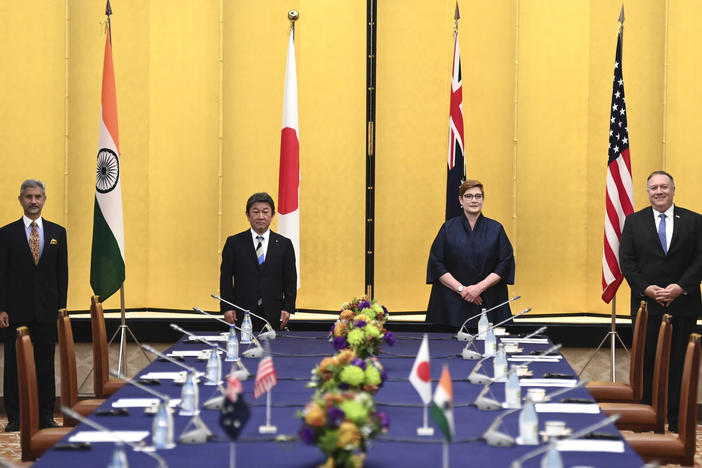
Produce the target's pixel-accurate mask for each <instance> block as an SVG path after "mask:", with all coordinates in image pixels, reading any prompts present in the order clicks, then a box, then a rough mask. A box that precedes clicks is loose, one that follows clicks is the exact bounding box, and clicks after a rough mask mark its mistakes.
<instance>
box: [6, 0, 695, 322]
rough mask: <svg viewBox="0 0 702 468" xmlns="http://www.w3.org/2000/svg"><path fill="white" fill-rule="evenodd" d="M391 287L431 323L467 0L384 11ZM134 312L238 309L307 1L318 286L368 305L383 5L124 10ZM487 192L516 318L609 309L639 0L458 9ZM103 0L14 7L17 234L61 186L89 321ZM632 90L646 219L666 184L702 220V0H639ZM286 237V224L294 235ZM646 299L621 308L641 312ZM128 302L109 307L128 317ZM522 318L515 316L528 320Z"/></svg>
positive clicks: (382, 284) (273, 0) (306, 87)
mask: <svg viewBox="0 0 702 468" xmlns="http://www.w3.org/2000/svg"><path fill="white" fill-rule="evenodd" d="M378 3H379V5H378V19H377V25H378V35H377V39H378V43H377V44H378V45H377V49H378V50H377V52H378V53H377V119H376V120H377V122H376V171H377V172H376V217H375V221H376V237H375V242H376V250H375V295H376V297H378V298H379V299H380V300H381V301H382V302H383V303H384V304H385V305H387V307H388V308H389V309H390V310H391V311H421V310H425V308H426V304H427V299H428V295H429V286H427V285H425V284H424V281H425V274H426V260H427V255H428V251H429V247H430V245H431V242H432V240H433V238H434V236H435V234H436V232H437V230H438V229H439V226H440V225H441V223H442V221H443V216H444V213H443V210H444V190H445V187H444V184H445V171H446V169H445V164H446V163H445V161H446V153H447V145H448V109H449V90H450V73H451V58H452V52H453V50H452V49H453V13H454V5H455V2H454V1H453V0H441V1H428V0H384V1H380V2H378ZM111 4H112V8H113V11H114V14H113V16H112V26H113V47H114V62H115V72H116V83H117V106H118V114H119V127H120V148H121V151H122V168H121V169H122V171H121V175H122V184H123V185H122V187H123V200H124V219H125V245H126V268H127V271H126V275H127V280H126V283H125V291H126V299H127V303H126V306H127V307H129V308H142V307H149V308H169V309H189V308H190V307H192V306H193V305H199V306H202V307H204V308H206V309H213V308H215V307H217V304H216V303H215V302H214V300H212V299H210V298H209V294H210V293H212V292H215V291H216V290H217V288H218V279H219V261H220V254H221V248H222V246H223V244H224V240H225V239H226V237H227V236H228V235H231V234H233V233H236V232H239V231H241V230H243V229H246V228H247V226H248V225H247V222H246V218H245V216H244V204H245V201H246V198H247V197H248V196H249V195H250V194H251V193H253V192H255V191H261V190H265V191H268V192H269V193H271V195H272V196H273V198H274V199H277V187H278V160H279V147H280V126H281V118H282V105H283V82H284V74H285V54H286V47H287V34H288V31H289V21H288V20H287V11H288V10H290V9H297V10H299V11H300V14H301V17H300V20H299V21H298V22H297V26H296V54H297V70H298V83H299V91H298V94H299V109H300V112H299V113H300V117H299V122H300V159H301V175H302V180H301V191H300V200H301V252H302V255H301V268H302V272H301V289H300V291H299V296H298V307H299V308H304V309H323V310H334V309H337V308H339V307H340V305H341V303H342V302H343V301H345V300H347V299H348V298H350V297H351V296H353V295H357V294H360V293H361V292H363V285H364V254H365V240H364V239H365V233H364V226H365V200H364V196H365V121H366V114H365V87H366V82H365V76H366V72H365V60H366V2H361V1H358V0H337V1H334V2H329V1H327V0H287V1H281V0H269V1H266V2H260V1H256V0H237V1H234V0H199V1H197V2H195V1H192V0H150V1H144V0H114V1H112V2H111ZM459 5H460V9H461V14H462V18H461V20H460V22H459V29H460V49H461V60H462V77H463V114H464V120H465V136H466V148H467V158H466V159H467V166H468V175H469V177H474V178H478V179H480V180H482V181H483V182H484V183H485V187H486V202H485V214H486V215H487V216H489V217H492V218H495V219H497V220H498V221H500V222H501V223H502V224H503V225H504V226H505V229H506V230H507V233H508V235H509V236H510V239H511V240H512V243H513V245H514V248H515V253H516V261H517V275H516V284H515V285H514V286H513V287H512V288H511V293H512V294H520V295H522V297H523V299H522V300H521V301H520V302H521V305H520V306H518V307H522V306H523V307H526V306H531V307H532V308H533V310H534V313H540V314H573V313H583V312H589V313H605V314H606V313H608V312H609V311H610V307H609V306H608V305H606V304H604V303H603V302H602V301H601V299H600V288H601V286H600V281H601V280H600V277H601V261H602V260H601V259H602V239H603V224H604V205H605V201H604V195H605V194H604V191H605V174H606V158H607V141H608V135H607V133H608V119H609V106H610V99H611V90H612V82H611V80H612V71H613V66H614V52H615V45H616V44H615V40H616V30H617V18H618V16H619V9H620V6H621V2H619V1H614V0H590V1H585V0H582V1H577V2H556V1H552V0H551V1H549V0H509V1H507V0H500V1H496V2H484V1H477V0H463V1H460V2H459ZM104 7H105V5H104V2H101V1H91V2H85V1H80V0H43V1H40V2H39V4H37V2H31V3H28V2H21V1H13V0H0V44H2V46H0V63H2V64H3V70H4V72H3V73H2V74H0V89H2V90H3V92H2V106H0V122H1V124H2V125H1V128H2V130H1V132H2V133H1V135H0V155H2V157H0V173H1V174H2V179H3V183H2V184H1V185H0V213H1V214H2V217H1V218H2V219H0V223H2V224H5V223H8V222H11V221H13V220H15V219H17V218H18V217H19V216H20V215H21V211H20V206H19V204H18V203H17V201H16V197H17V194H18V189H19V184H20V182H21V181H22V180H23V179H25V178H28V177H34V178H39V179H42V180H43V181H44V182H46V184H47V187H48V193H47V196H48V200H47V204H46V207H45V211H44V215H45V217H46V218H47V219H50V220H53V221H56V222H59V223H61V224H64V225H65V226H66V228H67V229H68V242H69V268H70V286H69V297H68V307H69V309H86V308H87V307H88V305H89V296H90V294H91V291H90V286H89V270H90V247H91V239H92V216H93V199H94V181H95V156H96V154H97V141H98V124H99V118H100V85H101V74H102V60H103V51H104V44H105V37H104V33H105V27H104V21H105V16H104ZM626 8H627V9H626V22H625V26H624V27H625V36H624V58H623V62H624V64H623V67H624V83H625V89H626V97H627V110H628V112H629V116H628V118H629V125H630V126H631V128H630V129H629V133H630V137H631V155H632V165H633V172H634V188H635V192H634V198H635V206H636V208H637V209H640V208H642V207H644V206H646V205H647V198H646V192H645V184H644V181H645V177H646V176H647V175H648V173H649V172H651V171H652V170H655V169H666V170H668V171H670V172H671V173H672V174H673V175H674V176H675V178H676V185H677V191H676V192H677V193H676V202H677V204H679V205H681V206H684V207H687V208H690V209H693V210H696V211H702V184H699V183H698V182H697V178H698V177H699V174H701V173H702V157H700V156H699V155H698V154H697V151H696V150H695V148H696V146H697V145H696V143H697V141H696V140H697V137H698V135H697V129H698V128H699V127H700V126H702V116H701V114H700V112H699V103H700V102H702V87H701V86H700V82H702V80H700V77H701V72H700V70H699V63H700V58H701V55H702V51H701V50H700V48H699V47H697V44H699V43H700V41H701V40H702V32H701V30H700V28H699V21H700V19H702V4H700V2H698V1H696V0H680V1H675V2H672V1H670V0H666V1H661V0H642V1H639V2H632V3H631V4H630V5H627V6H626ZM273 227H274V228H275V221H274V225H273ZM628 293H629V291H628V288H627V287H626V285H624V286H623V287H622V288H621V289H620V292H619V294H618V298H619V301H618V312H620V313H622V314H628V306H627V304H628ZM118 304H119V300H118V299H117V296H115V297H114V298H111V299H109V300H108V301H107V303H106V305H105V306H106V307H107V308H114V307H117V306H118ZM518 307H517V308H518Z"/></svg>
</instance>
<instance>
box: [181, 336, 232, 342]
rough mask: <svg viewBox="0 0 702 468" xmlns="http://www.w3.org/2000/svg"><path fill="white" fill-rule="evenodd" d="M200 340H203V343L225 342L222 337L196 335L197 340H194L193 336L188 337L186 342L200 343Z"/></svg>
mask: <svg viewBox="0 0 702 468" xmlns="http://www.w3.org/2000/svg"><path fill="white" fill-rule="evenodd" d="M200 340H205V341H227V337H226V335H225V336H222V335H202V336H200V335H197V338H195V337H194V336H193V335H189V336H188V338H187V341H200Z"/></svg>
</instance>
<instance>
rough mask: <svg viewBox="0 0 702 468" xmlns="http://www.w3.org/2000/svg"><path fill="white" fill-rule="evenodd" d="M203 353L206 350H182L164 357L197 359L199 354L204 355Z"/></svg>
mask: <svg viewBox="0 0 702 468" xmlns="http://www.w3.org/2000/svg"><path fill="white" fill-rule="evenodd" d="M205 351H207V350H206V349H198V350H193V349H187V350H186V349H183V350H176V351H171V352H170V353H168V354H166V356H168V357H175V356H183V357H198V356H199V355H200V354H201V353H204V352H205Z"/></svg>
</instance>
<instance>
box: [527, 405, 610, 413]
mask: <svg viewBox="0 0 702 468" xmlns="http://www.w3.org/2000/svg"><path fill="white" fill-rule="evenodd" d="M534 407H535V408H536V412H537V413H580V414H599V412H600V406H599V405H598V404H596V403H536V404H535V405H534Z"/></svg>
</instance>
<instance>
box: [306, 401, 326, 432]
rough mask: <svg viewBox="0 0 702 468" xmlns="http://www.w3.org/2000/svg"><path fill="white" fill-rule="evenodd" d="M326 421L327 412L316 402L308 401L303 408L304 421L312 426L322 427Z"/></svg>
mask: <svg viewBox="0 0 702 468" xmlns="http://www.w3.org/2000/svg"><path fill="white" fill-rule="evenodd" d="M326 422H327V413H326V411H324V408H322V407H321V406H319V405H318V404H317V403H310V404H309V405H307V408H305V423H306V424H307V425H308V426H312V427H322V426H324V424H326Z"/></svg>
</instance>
